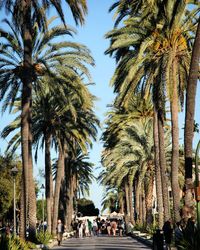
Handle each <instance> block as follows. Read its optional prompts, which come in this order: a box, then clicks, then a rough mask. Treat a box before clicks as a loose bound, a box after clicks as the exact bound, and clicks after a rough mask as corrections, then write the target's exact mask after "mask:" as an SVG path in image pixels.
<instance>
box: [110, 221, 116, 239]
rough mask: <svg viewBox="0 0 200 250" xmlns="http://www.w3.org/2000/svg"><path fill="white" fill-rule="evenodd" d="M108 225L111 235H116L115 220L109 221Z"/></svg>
mask: <svg viewBox="0 0 200 250" xmlns="http://www.w3.org/2000/svg"><path fill="white" fill-rule="evenodd" d="M110 225H111V230H112V234H113V236H116V230H117V222H116V221H115V220H113V221H111V223H110Z"/></svg>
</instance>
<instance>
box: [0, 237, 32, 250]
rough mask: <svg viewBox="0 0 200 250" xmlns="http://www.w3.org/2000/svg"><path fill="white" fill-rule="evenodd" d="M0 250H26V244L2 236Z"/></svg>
mask: <svg viewBox="0 0 200 250" xmlns="http://www.w3.org/2000/svg"><path fill="white" fill-rule="evenodd" d="M0 249H3V250H28V249H29V248H28V245H27V243H26V242H25V241H24V240H22V239H20V238H18V237H8V236H3V237H2V238H1V240H0Z"/></svg>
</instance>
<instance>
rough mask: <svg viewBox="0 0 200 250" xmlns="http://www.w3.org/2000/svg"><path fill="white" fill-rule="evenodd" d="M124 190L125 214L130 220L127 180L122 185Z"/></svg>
mask: <svg viewBox="0 0 200 250" xmlns="http://www.w3.org/2000/svg"><path fill="white" fill-rule="evenodd" d="M124 189H125V196H126V214H127V216H128V219H129V218H130V205H129V203H130V202H129V191H128V190H129V187H128V183H127V180H126V181H125V183H124Z"/></svg>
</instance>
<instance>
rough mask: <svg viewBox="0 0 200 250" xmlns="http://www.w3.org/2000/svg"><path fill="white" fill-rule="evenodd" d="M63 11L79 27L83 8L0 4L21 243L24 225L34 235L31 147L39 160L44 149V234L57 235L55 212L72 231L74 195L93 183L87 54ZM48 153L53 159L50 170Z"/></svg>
mask: <svg viewBox="0 0 200 250" xmlns="http://www.w3.org/2000/svg"><path fill="white" fill-rule="evenodd" d="M67 5H68V6H69V8H67ZM52 7H54V8H55V9H56V11H57V13H58V16H59V17H60V19H61V21H62V23H63V24H59V25H55V24H54V23H55V21H56V20H55V19H57V18H55V17H51V18H50V19H48V18H47V13H48V10H49V9H50V8H52ZM64 7H66V8H67V9H70V10H71V12H72V15H73V17H74V20H75V22H76V24H83V23H84V16H85V14H86V13H87V5H86V1H85V0H78V1H66V6H65V5H64V3H62V1H57V0H56V1H54V0H51V1H48V0H47V1H46V0H45V1H41V2H38V1H35V0H32V1H31V0H29V1H26V0H21V1H7V0H6V1H3V2H2V4H1V8H4V9H5V10H6V13H9V14H10V16H11V21H9V19H5V20H3V22H4V25H6V28H1V29H0V34H1V47H0V98H1V100H3V102H2V111H5V110H7V109H9V111H10V112H13V113H17V114H19V113H20V115H19V116H17V117H16V118H15V120H14V121H13V122H12V123H11V124H9V125H8V126H7V127H6V128H4V130H3V132H2V136H3V137H4V138H5V137H7V136H9V135H10V134H11V133H14V135H12V137H11V139H10V142H9V145H8V149H10V150H12V151H13V152H14V151H15V150H16V149H17V148H18V146H19V145H21V155H22V182H21V183H22V185H21V201H20V236H21V237H22V238H25V236H26V227H27V224H28V226H29V231H30V236H31V237H33V238H34V236H35V229H36V197H35V184H34V179H33V159H32V146H33V145H34V147H35V152H36V153H35V158H36V159H37V154H38V150H39V149H40V148H41V147H42V148H44V150H45V188H46V200H47V223H48V230H49V232H52V233H53V234H55V233H56V225H57V219H58V216H59V211H60V209H62V210H63V212H64V213H63V214H64V217H65V218H64V219H65V222H66V224H67V226H68V228H69V227H70V225H71V220H72V214H73V209H74V206H73V205H74V203H73V200H74V199H75V198H76V194H77V192H78V190H80V191H83V192H84V191H85V190H86V191H87V190H88V188H89V184H90V183H91V179H92V178H93V175H92V172H91V168H92V164H90V163H89V162H87V156H86V155H87V153H88V148H89V147H91V146H92V140H93V139H94V140H95V139H96V134H97V126H98V125H99V121H98V119H97V118H96V116H95V114H94V112H93V107H94V100H95V97H94V96H93V95H92V94H91V93H90V92H89V90H88V87H87V85H86V84H85V82H87V81H89V82H90V80H91V76H90V73H89V70H88V65H92V66H93V65H94V60H93V58H92V57H91V55H90V51H89V50H88V49H87V47H85V46H84V45H81V44H78V43H75V42H74V41H71V40H69V38H68V37H69V36H72V35H73V34H74V33H75V31H74V30H73V29H72V28H70V27H68V26H67V24H66V22H65V13H64ZM4 27H5V26H4ZM52 148H54V149H55V150H56V152H58V160H57V162H56V163H55V165H54V166H52V164H51V161H52V160H51V149H52ZM52 169H53V170H54V171H53V172H52ZM53 177H54V181H53ZM54 182H55V185H53V183H54Z"/></svg>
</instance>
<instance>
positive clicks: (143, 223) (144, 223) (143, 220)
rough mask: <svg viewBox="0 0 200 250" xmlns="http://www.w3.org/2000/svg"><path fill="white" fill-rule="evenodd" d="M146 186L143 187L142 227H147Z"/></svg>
mask: <svg viewBox="0 0 200 250" xmlns="http://www.w3.org/2000/svg"><path fill="white" fill-rule="evenodd" d="M145 200H146V198H145V192H144V184H143V185H142V225H143V226H146V215H147V213H146V204H145Z"/></svg>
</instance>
